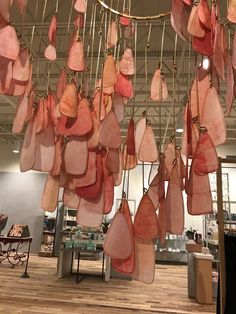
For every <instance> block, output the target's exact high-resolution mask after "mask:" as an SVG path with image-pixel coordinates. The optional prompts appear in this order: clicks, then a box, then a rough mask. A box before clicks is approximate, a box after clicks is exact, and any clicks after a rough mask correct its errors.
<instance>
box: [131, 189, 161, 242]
mask: <svg viewBox="0 0 236 314" xmlns="http://www.w3.org/2000/svg"><path fill="white" fill-rule="evenodd" d="M157 233H158V222H157V215H156V210H155V208H154V205H153V203H152V201H151V199H150V197H149V196H148V194H145V195H143V197H142V199H141V201H140V203H139V206H138V209H137V212H136V214H135V218H134V234H135V236H136V237H138V238H140V239H142V240H154V239H156V237H157Z"/></svg>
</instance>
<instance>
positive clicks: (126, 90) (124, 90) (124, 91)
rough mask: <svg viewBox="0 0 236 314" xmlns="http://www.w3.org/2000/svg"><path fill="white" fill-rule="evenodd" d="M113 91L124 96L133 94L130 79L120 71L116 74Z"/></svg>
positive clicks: (127, 96)
mask: <svg viewBox="0 0 236 314" xmlns="http://www.w3.org/2000/svg"><path fill="white" fill-rule="evenodd" d="M115 92H116V93H117V94H119V95H121V96H123V97H126V98H132V97H133V95H134V94H133V86H132V82H131V80H130V79H129V78H128V77H127V76H125V75H123V74H122V73H119V74H118V76H117V82H116V85H115Z"/></svg>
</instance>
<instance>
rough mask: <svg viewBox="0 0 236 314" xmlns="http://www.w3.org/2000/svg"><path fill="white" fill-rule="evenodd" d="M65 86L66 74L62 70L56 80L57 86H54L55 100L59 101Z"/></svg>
mask: <svg viewBox="0 0 236 314" xmlns="http://www.w3.org/2000/svg"><path fill="white" fill-rule="evenodd" d="M66 85H67V74H66V70H65V68H64V69H63V70H62V71H61V73H60V76H59V79H58V81H57V85H56V96H57V99H61V97H62V95H63V93H64V89H65V87H66Z"/></svg>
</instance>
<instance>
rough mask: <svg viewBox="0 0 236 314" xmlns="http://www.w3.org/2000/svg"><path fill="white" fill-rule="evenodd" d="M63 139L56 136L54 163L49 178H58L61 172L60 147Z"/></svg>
mask: <svg viewBox="0 0 236 314" xmlns="http://www.w3.org/2000/svg"><path fill="white" fill-rule="evenodd" d="M63 142H64V139H63V137H62V136H57V138H56V142H55V155H54V163H53V167H52V170H51V171H50V175H51V176H58V175H60V172H61V163H62V156H61V155H62V145H63Z"/></svg>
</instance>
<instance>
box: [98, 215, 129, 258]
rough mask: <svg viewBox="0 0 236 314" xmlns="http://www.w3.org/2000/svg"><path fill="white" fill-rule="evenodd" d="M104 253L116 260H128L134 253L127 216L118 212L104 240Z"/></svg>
mask: <svg viewBox="0 0 236 314" xmlns="http://www.w3.org/2000/svg"><path fill="white" fill-rule="evenodd" d="M103 247H104V252H105V253H106V255H108V256H110V257H111V258H115V259H123V260H124V259H127V258H129V257H130V256H131V254H132V251H133V237H132V233H131V232H130V228H129V225H128V222H127V219H126V217H125V215H124V214H123V213H121V212H117V213H116V214H115V216H114V217H113V219H112V222H111V225H110V228H109V230H108V232H107V234H106V238H105V240H104V244H103Z"/></svg>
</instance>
